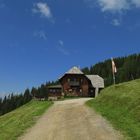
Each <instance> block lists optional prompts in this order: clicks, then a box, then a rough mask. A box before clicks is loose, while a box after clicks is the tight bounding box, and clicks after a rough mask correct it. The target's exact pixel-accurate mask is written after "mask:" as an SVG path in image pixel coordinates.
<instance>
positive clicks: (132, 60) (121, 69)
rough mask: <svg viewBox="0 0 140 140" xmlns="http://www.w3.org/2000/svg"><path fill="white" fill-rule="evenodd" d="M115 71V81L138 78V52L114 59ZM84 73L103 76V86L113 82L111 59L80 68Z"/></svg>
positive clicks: (139, 57)
mask: <svg viewBox="0 0 140 140" xmlns="http://www.w3.org/2000/svg"><path fill="white" fill-rule="evenodd" d="M114 61H115V64H116V67H117V73H116V75H115V77H116V83H122V82H127V81H130V80H134V79H138V78H140V54H133V55H129V56H125V57H118V58H115V59H114ZM82 71H83V72H84V73H85V74H97V75H100V76H101V77H103V78H104V81H105V86H110V85H112V83H113V78H112V64H111V59H108V60H105V61H104V62H99V63H97V64H95V65H93V66H91V67H85V68H83V69H82Z"/></svg>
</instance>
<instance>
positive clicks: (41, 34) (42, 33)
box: [33, 31, 47, 40]
mask: <svg viewBox="0 0 140 140" xmlns="http://www.w3.org/2000/svg"><path fill="white" fill-rule="evenodd" d="M33 35H34V36H35V37H38V38H40V39H43V40H47V34H46V32H45V31H35V32H34V33H33Z"/></svg>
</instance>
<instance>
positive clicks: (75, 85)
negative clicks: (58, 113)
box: [60, 74, 95, 97]
mask: <svg viewBox="0 0 140 140" xmlns="http://www.w3.org/2000/svg"><path fill="white" fill-rule="evenodd" d="M60 83H61V85H62V92H63V93H64V94H65V95H67V96H80V97H90V96H92V97H94V96H95V89H94V88H93V87H92V85H91V82H90V80H89V79H88V78H87V77H86V76H85V75H84V74H65V75H64V76H63V77H62V78H61V79H60Z"/></svg>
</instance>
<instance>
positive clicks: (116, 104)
mask: <svg viewBox="0 0 140 140" xmlns="http://www.w3.org/2000/svg"><path fill="white" fill-rule="evenodd" d="M87 105H88V106H90V107H92V108H94V109H95V110H96V111H97V112H99V113H101V114H102V116H104V117H106V118H107V119H108V120H109V121H110V122H111V123H112V124H113V126H114V127H115V128H116V129H119V130H121V131H122V132H123V134H124V135H125V136H126V138H127V139H133V140H140V80H135V81H131V82H127V83H123V84H118V85H116V86H111V87H108V88H106V89H104V90H103V91H102V92H101V94H100V95H99V97H97V98H96V99H93V100H91V101H88V102H87Z"/></svg>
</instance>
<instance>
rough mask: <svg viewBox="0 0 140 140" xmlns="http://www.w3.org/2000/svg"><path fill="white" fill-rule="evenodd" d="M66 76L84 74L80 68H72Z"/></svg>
mask: <svg viewBox="0 0 140 140" xmlns="http://www.w3.org/2000/svg"><path fill="white" fill-rule="evenodd" d="M66 74H84V73H83V72H82V71H81V70H80V69H79V68H78V67H73V68H71V69H70V70H69V71H68V72H66Z"/></svg>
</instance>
